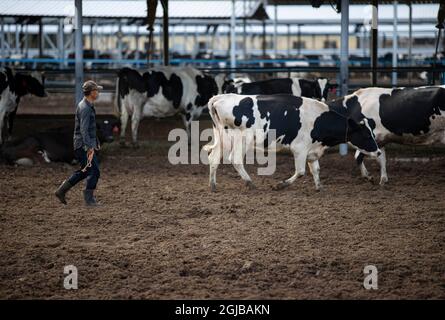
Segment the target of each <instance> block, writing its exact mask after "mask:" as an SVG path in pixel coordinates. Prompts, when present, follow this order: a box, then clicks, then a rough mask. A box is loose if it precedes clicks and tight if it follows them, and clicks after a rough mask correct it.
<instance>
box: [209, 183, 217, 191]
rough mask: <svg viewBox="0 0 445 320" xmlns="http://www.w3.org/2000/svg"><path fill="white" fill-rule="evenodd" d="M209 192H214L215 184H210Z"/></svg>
mask: <svg viewBox="0 0 445 320" xmlns="http://www.w3.org/2000/svg"><path fill="white" fill-rule="evenodd" d="M210 192H216V183H211V184H210Z"/></svg>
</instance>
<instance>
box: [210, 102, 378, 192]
mask: <svg viewBox="0 0 445 320" xmlns="http://www.w3.org/2000/svg"><path fill="white" fill-rule="evenodd" d="M208 106H209V113H210V116H211V117H212V120H213V133H214V140H213V144H207V145H206V146H204V150H206V151H207V152H210V154H209V165H210V187H211V190H212V191H214V190H216V170H217V168H218V165H219V163H220V161H221V158H222V157H223V155H224V154H225V155H227V154H229V157H228V159H229V160H230V162H231V163H232V164H233V166H234V167H235V169H236V171H237V172H238V173H239V174H240V176H241V178H242V179H243V180H244V181H245V182H246V184H247V186H248V187H249V188H252V187H253V184H252V181H251V179H250V177H249V175H248V174H247V172H246V170H245V169H244V166H243V158H244V155H245V153H246V152H247V150H249V149H250V148H261V149H267V150H271V151H277V150H279V149H282V148H286V149H289V150H290V151H291V152H292V153H293V155H294V159H295V174H294V175H293V176H292V177H290V178H289V179H287V180H284V181H283V182H281V183H280V184H279V185H278V186H277V188H283V187H286V186H288V185H290V184H292V183H293V182H294V181H295V180H296V179H297V178H298V177H301V176H303V175H304V174H305V171H306V162H307V163H308V165H309V169H310V171H311V173H312V175H313V178H314V182H315V188H316V189H317V190H319V189H320V187H321V184H320V178H319V170H320V166H319V163H318V159H319V158H320V157H321V156H322V155H323V153H324V151H325V150H326V149H327V148H328V147H331V146H334V145H337V144H340V143H345V142H349V143H350V144H351V145H352V146H354V147H355V148H357V149H358V150H360V151H361V152H363V153H364V154H367V155H370V156H377V155H378V154H379V153H380V151H379V149H378V146H377V143H376V141H375V140H374V137H373V134H372V131H371V128H370V127H369V124H368V121H367V120H366V119H363V120H361V121H354V120H353V119H351V118H349V117H348V116H347V112H346V111H345V109H344V108H338V107H328V105H326V104H325V103H323V102H320V101H317V100H314V99H309V98H304V97H296V96H293V95H281V94H280V95H259V96H255V95H249V96H245V95H237V94H223V95H218V96H216V97H213V98H212V99H210V101H209V104H208ZM230 129H235V131H234V132H235V134H234V135H233V137H234V140H232V141H228V131H227V130H230ZM271 130H275V137H276V138H275V140H274V141H269V140H268V137H267V134H268V132H269V131H271ZM249 131H250V132H249ZM232 132H233V131H232ZM247 133H253V134H247ZM241 139H245V140H244V141H245V144H244V147H243V143H242V140H241ZM240 148H241V149H240Z"/></svg>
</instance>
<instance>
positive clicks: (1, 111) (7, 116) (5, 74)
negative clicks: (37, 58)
mask: <svg viewBox="0 0 445 320" xmlns="http://www.w3.org/2000/svg"><path fill="white" fill-rule="evenodd" d="M28 93H30V94H33V95H35V96H37V97H46V96H47V94H46V92H45V88H44V87H43V85H42V84H41V83H40V81H39V80H37V79H36V78H35V77H33V76H31V75H26V74H21V73H15V72H14V71H13V70H11V69H10V68H8V67H6V68H4V69H2V70H0V145H1V144H3V142H4V140H5V139H7V138H8V137H10V136H11V135H12V128H13V125H14V118H15V115H16V113H17V108H18V106H19V102H20V99H21V98H22V97H23V96H25V95H26V94H28Z"/></svg>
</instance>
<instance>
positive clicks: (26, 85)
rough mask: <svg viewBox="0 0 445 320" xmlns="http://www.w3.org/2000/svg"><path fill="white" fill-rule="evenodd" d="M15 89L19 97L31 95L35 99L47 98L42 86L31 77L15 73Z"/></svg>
mask: <svg viewBox="0 0 445 320" xmlns="http://www.w3.org/2000/svg"><path fill="white" fill-rule="evenodd" d="M42 82H43V81H42ZM15 89H16V91H17V93H18V94H19V96H24V95H26V94H28V93H30V94H33V95H35V96H37V97H46V96H48V94H47V93H46V91H45V88H44V87H43V84H42V83H41V82H40V81H39V80H38V79H37V78H35V77H33V76H32V75H25V74H21V73H17V74H16V75H15Z"/></svg>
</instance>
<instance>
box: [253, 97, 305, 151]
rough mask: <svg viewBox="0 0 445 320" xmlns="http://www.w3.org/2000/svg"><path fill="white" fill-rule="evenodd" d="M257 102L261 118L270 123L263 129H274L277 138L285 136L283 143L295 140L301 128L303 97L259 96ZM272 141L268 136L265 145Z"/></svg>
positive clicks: (287, 143)
mask: <svg viewBox="0 0 445 320" xmlns="http://www.w3.org/2000/svg"><path fill="white" fill-rule="evenodd" d="M257 104H258V111H259V112H260V115H261V119H266V120H267V121H268V123H269V127H268V128H267V123H266V124H265V126H264V127H263V130H265V131H266V129H268V130H271V129H274V130H275V133H276V138H277V139H278V138H279V137H281V136H283V138H282V140H281V144H283V145H289V144H290V143H291V142H292V141H293V140H295V138H296V137H297V135H298V132H299V130H300V128H301V121H300V110H299V108H300V106H301V105H302V104H303V99H301V98H300V97H295V96H292V95H287V94H277V95H272V96H257ZM271 142H272V141H268V138H266V139H265V141H264V146H265V147H267V146H269V144H270V143H271Z"/></svg>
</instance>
